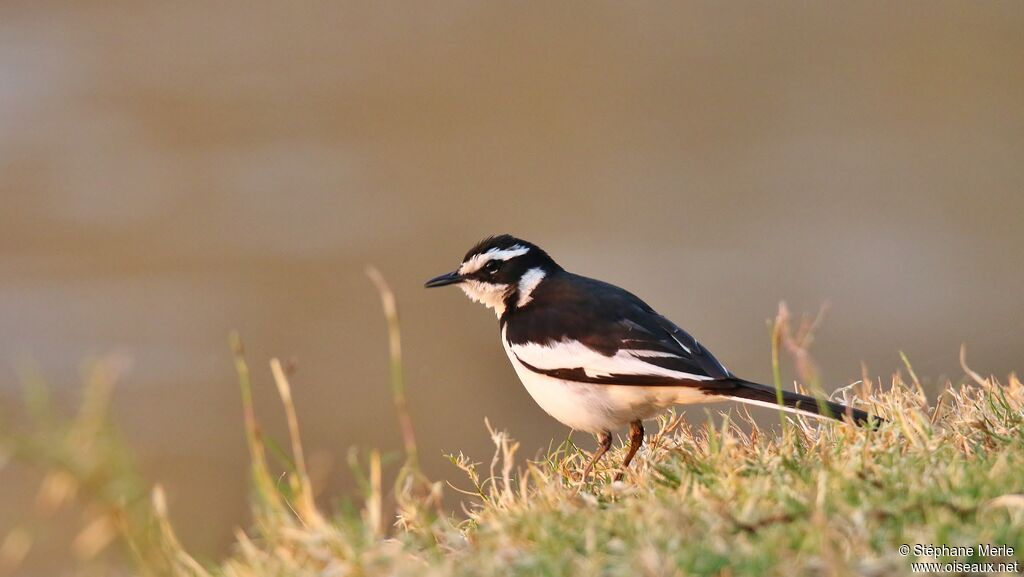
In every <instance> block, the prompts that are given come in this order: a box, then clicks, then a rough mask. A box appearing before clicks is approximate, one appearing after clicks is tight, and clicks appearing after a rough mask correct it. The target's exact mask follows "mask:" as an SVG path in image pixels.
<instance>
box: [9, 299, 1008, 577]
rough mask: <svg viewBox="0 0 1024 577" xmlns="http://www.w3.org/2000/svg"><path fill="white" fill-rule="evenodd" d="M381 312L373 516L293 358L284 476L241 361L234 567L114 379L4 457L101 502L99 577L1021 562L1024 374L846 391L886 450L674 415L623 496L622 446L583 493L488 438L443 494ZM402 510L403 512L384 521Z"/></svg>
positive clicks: (561, 459)
mask: <svg viewBox="0 0 1024 577" xmlns="http://www.w3.org/2000/svg"><path fill="white" fill-rule="evenodd" d="M384 294H385V304H386V308H388V315H389V319H390V320H391V321H392V322H391V328H392V342H391V345H392V352H393V354H394V357H393V369H394V372H393V378H394V383H393V385H394V387H395V393H396V395H395V399H396V407H397V409H398V412H399V417H400V422H401V428H402V431H403V436H404V438H405V440H406V461H405V465H404V466H403V467H402V469H401V470H400V472H399V473H398V475H397V478H396V479H395V480H394V483H393V485H392V484H391V483H387V484H385V482H384V480H383V478H382V477H383V474H382V466H381V458H380V455H379V454H377V453H370V454H369V455H365V456H364V457H363V458H361V459H354V460H353V471H354V473H355V474H356V475H358V476H359V478H360V479H361V480H362V483H363V488H364V494H363V501H362V505H361V507H359V508H358V510H356V511H350V512H339V513H329V512H326V511H324V510H323V509H322V508H321V507H320V506H319V504H318V503H317V502H315V500H314V498H313V494H314V493H313V489H312V487H311V483H310V480H309V477H308V475H307V473H306V466H305V462H304V456H303V450H302V444H301V441H300V438H299V420H298V418H297V416H296V415H295V411H294V408H293V405H292V403H291V392H290V391H291V387H290V384H289V382H288V375H287V374H286V371H285V370H284V369H283V368H282V366H281V365H280V363H278V362H276V361H273V362H272V363H271V370H272V372H273V375H274V378H275V381H276V382H277V385H278V390H279V393H280V396H281V400H282V403H283V407H284V410H285V412H286V415H287V417H288V423H289V428H290V432H291V449H290V461H289V462H286V463H285V465H284V469H285V470H284V472H283V476H282V472H281V471H280V470H279V469H278V466H277V465H275V464H272V463H271V462H269V460H268V456H267V450H266V447H265V443H264V441H263V439H262V438H261V435H260V430H259V426H258V423H257V419H256V415H255V413H254V411H253V406H252V398H251V392H250V387H249V368H248V365H247V364H246V362H245V360H244V358H243V356H242V353H241V347H240V346H236V353H237V357H236V358H237V367H238V372H239V375H240V381H241V386H242V398H243V404H244V408H245V427H246V430H247V433H248V441H249V449H250V452H251V457H252V487H253V491H252V500H251V507H252V525H251V526H250V527H249V528H248V529H246V530H241V529H239V530H238V531H237V534H236V544H235V546H234V548H233V551H232V552H231V553H230V555H229V556H228V557H227V558H226V559H223V560H220V561H217V562H199V561H197V560H195V559H194V558H193V557H192V556H190V555H189V554H188V552H186V551H185V550H184V549H183V548H182V547H181V545H180V544H179V541H178V539H177V538H176V536H175V534H174V530H173V528H172V527H171V524H170V523H169V522H168V520H167V511H166V505H165V501H164V498H163V494H162V491H161V490H160V489H159V488H156V489H155V490H153V491H152V493H151V494H150V495H149V497H148V498H147V497H146V493H147V492H146V491H143V490H141V489H140V487H141V486H142V484H141V482H140V481H139V480H138V478H137V476H136V475H135V474H134V473H133V469H132V467H131V464H130V459H128V458H127V457H126V456H125V454H126V451H125V448H124V445H123V443H122V442H121V441H120V439H119V437H118V435H117V434H116V431H115V429H114V428H113V425H112V424H111V423H109V420H107V418H106V414H105V411H104V406H105V405H104V404H105V402H106V398H107V396H108V395H107V391H108V390H109V386H108V380H109V379H107V378H105V377H103V376H102V375H101V376H100V377H98V378H96V379H94V384H93V385H92V386H90V387H89V389H88V390H89V391H91V392H90V393H89V394H87V395H86V397H85V398H86V403H85V405H84V406H83V409H82V411H81V412H80V414H79V415H78V417H76V418H75V419H73V420H72V421H70V422H56V421H54V420H53V419H51V418H49V417H46V418H42V419H38V420H37V421H36V423H37V425H36V427H35V428H34V429H32V430H30V431H28V432H27V433H21V434H15V433H12V432H9V431H8V432H5V433H3V434H2V436H3V440H4V446H5V447H6V448H7V449H8V451H9V452H10V453H11V454H13V455H14V456H15V457H21V458H24V459H27V460H30V461H33V462H35V463H38V464H41V465H42V466H43V467H44V468H45V469H46V471H47V473H46V477H45V480H44V485H43V490H42V491H41V493H40V495H41V497H40V499H41V501H42V502H44V503H50V505H49V506H51V507H53V506H61V505H62V504H65V503H67V502H70V501H72V500H76V499H77V500H78V501H81V502H86V503H87V504H86V509H87V511H89V514H88V515H87V516H86V521H85V522H84V525H83V527H82V529H81V532H80V533H79V535H78V536H77V537H76V538H75V540H74V544H73V546H74V547H75V548H76V554H77V555H78V556H79V557H80V558H82V559H83V563H88V561H87V560H88V559H89V558H91V557H93V556H95V555H96V554H97V552H99V551H101V550H102V549H104V548H106V547H107V545H108V544H109V543H114V542H119V543H122V544H123V545H124V550H125V551H128V553H129V558H130V559H131V560H132V561H133V562H134V567H135V569H134V570H135V572H137V573H139V574H146V575H175V576H207V575H227V576H232V577H243V576H251V577H266V576H271V575H273V576H278V575H288V576H297V577H299V576H307V575H308V576H310V577H312V576H327V575H331V576H333V575H378V574H380V575H416V576H420V575H438V576H448V575H492V574H503V575H623V576H626V575H759V576H760V575H793V574H812V575H819V574H820V575H851V574H853V575H900V574H910V573H912V572H913V570H914V569H913V565H912V564H913V563H915V562H919V561H938V562H940V563H950V562H954V561H955V562H960V563H988V562H994V563H1001V562H1014V561H1015V560H1016V559H1017V555H1018V552H1020V551H1022V550H1024V495H1022V494H1021V493H1024V486H1022V484H1024V428H1022V424H1024V385H1022V383H1021V381H1020V380H1019V379H1018V378H1016V377H1014V376H1011V377H1010V378H1009V379H1008V381H1007V382H1006V383H1005V384H1000V383H998V382H996V381H995V380H994V379H992V378H988V379H986V378H982V377H981V376H979V375H977V374H975V373H973V372H970V371H967V373H968V376H967V378H965V380H964V382H962V383H959V384H956V385H954V384H949V385H947V386H946V388H945V389H944V390H943V391H942V392H941V393H940V395H939V396H938V400H937V402H936V403H935V404H934V405H933V406H929V403H928V402H927V399H926V396H925V393H924V391H923V389H922V387H921V385H920V384H919V383H918V382H917V379H916V377H914V376H913V371H909V376H908V377H903V376H900V375H896V376H895V377H894V378H893V379H892V382H891V383H889V384H888V385H887V386H886V387H882V386H881V384H880V383H877V382H872V381H870V380H867V381H865V382H862V383H860V384H858V386H856V387H850V388H847V389H845V390H843V391H842V394H841V398H840V399H838V400H842V401H843V402H846V403H851V404H854V405H856V406H858V407H861V408H865V409H867V410H869V411H871V412H873V413H875V414H877V415H879V416H881V417H883V418H885V419H886V422H885V423H882V424H881V425H880V426H879V427H878V428H877V429H876V430H873V431H872V430H866V429H861V428H856V427H853V426H851V425H849V424H843V423H834V422H822V421H816V420H808V419H803V418H792V417H786V419H785V420H784V421H783V422H782V423H781V424H780V425H778V426H775V427H772V428H765V427H763V426H759V425H758V424H757V423H756V422H754V421H753V420H752V419H750V418H749V417H748V416H747V415H746V414H745V413H743V412H739V413H737V412H733V413H732V416H731V417H730V416H726V417H725V418H723V419H722V420H720V421H718V422H717V424H714V425H707V426H705V427H702V428H700V429H694V428H692V427H691V426H689V425H688V424H687V423H686V421H684V420H683V419H682V418H681V417H680V416H678V415H676V414H674V413H668V414H666V415H665V416H664V417H663V418H662V419H661V420H660V423H659V427H658V429H657V432H656V433H654V434H653V435H649V436H648V439H647V443H646V444H645V446H644V448H643V449H642V450H641V452H640V453H639V455H638V457H637V459H636V460H635V461H634V465H633V467H632V468H631V469H630V470H629V471H628V474H627V476H626V478H625V480H624V482H613V481H612V479H613V478H614V475H615V473H616V472H618V469H617V468H616V467H615V463H617V462H619V461H620V460H621V458H622V454H623V451H624V447H622V446H621V445H620V444H617V446H616V448H615V450H614V451H613V452H612V453H611V454H610V455H609V458H606V459H605V460H604V461H603V462H602V463H601V465H600V466H599V467H598V468H597V471H596V474H595V475H594V476H593V477H592V478H591V479H588V480H587V481H586V482H583V481H581V480H579V472H580V471H581V470H582V468H583V465H584V464H585V462H586V459H587V457H588V455H587V454H586V453H585V452H584V451H582V450H580V449H578V448H576V447H575V446H573V445H571V444H568V443H566V444H563V445H562V446H560V447H558V448H556V449H554V450H552V451H551V452H550V453H549V454H547V455H545V456H544V457H543V458H541V459H540V460H528V459H526V460H524V459H521V458H519V457H518V456H517V448H518V446H517V445H516V444H515V442H513V441H512V440H511V438H510V437H509V436H508V435H507V434H505V433H504V432H499V431H494V430H492V431H491V435H492V438H493V440H494V443H495V447H496V452H495V454H494V456H493V458H492V459H490V460H489V461H486V462H484V463H475V462H473V461H472V460H471V459H470V458H469V457H467V456H465V455H454V456H452V457H451V459H452V461H453V462H454V463H455V464H456V465H457V466H458V467H459V468H461V469H462V470H463V471H464V473H465V476H464V477H461V480H456V481H453V482H452V484H451V485H449V486H446V485H445V484H443V483H442V482H437V481H431V480H429V479H427V478H425V477H424V475H423V474H422V473H421V472H420V470H419V467H418V465H417V454H416V445H415V435H414V433H413V430H412V423H411V422H409V420H408V416H407V415H406V414H405V411H404V396H403V395H402V382H401V362H400V357H399V354H398V353H399V350H400V347H399V341H398V339H397V316H396V315H395V314H394V308H393V300H392V301H390V303H389V301H388V298H389V297H388V294H387V292H386V290H385V293H384ZM780 342H781V341H780ZM908 368H909V365H908ZM37 412H38V411H37ZM44 412H45V411H44ZM444 491H459V492H462V493H464V494H465V505H464V511H463V513H462V514H459V515H456V514H454V513H450V512H445V511H444V510H443V509H442V504H441V503H442V501H441V496H442V493H443V492H444ZM391 501H393V502H394V503H395V508H394V510H392V509H391V508H390V506H388V507H385V503H386V502H391ZM903 544H907V545H909V546H910V547H911V548H912V549H911V551H910V553H909V555H904V554H902V553H901V551H900V546H901V545H903ZM915 545H922V546H923V545H935V546H939V545H947V546H963V547H971V550H970V551H966V552H965V551H953V550H946V551H939V552H929V551H925V550H923V549H921V548H920V547H915ZM979 545H992V546H1006V547H1009V548H1011V549H1012V550H1013V551H1012V552H1011V551H1010V550H1008V549H1003V550H999V551H995V552H988V551H984V550H981V549H980V548H979ZM30 546H31V532H30V531H28V530H26V529H25V528H16V529H15V530H13V531H11V532H10V533H9V534H8V535H7V536H6V538H5V539H4V540H3V542H2V544H0V568H2V567H3V566H4V565H6V567H7V570H8V571H12V570H14V568H16V566H17V563H18V562H19V561H20V559H21V558H22V557H24V555H25V554H26V552H27V551H28V550H29V548H30ZM929 553H932V554H929ZM943 553H945V554H946V555H943ZM948 568H951V567H947V569H948ZM981 568H983V569H986V568H987V569H990V570H992V571H998V570H999V569H1000V567H998V566H992V567H984V566H982V567H981ZM1010 568H1011V569H1012V567H1010ZM926 569H927V568H926ZM931 569H932V571H931V572H935V571H936V570H938V571H941V570H943V568H942V567H941V566H940V567H939V568H935V567H932V568H931ZM921 572H928V571H921Z"/></svg>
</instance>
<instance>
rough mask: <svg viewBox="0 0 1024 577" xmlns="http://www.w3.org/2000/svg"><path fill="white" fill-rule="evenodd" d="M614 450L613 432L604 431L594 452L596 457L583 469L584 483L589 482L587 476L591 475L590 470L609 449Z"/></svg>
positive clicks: (599, 436)
mask: <svg viewBox="0 0 1024 577" xmlns="http://www.w3.org/2000/svg"><path fill="white" fill-rule="evenodd" d="M611 448H612V432H611V431H602V432H601V434H600V435H598V436H597V450H596V451H594V456H593V457H591V458H590V462H589V463H587V466H586V467H584V468H583V482H584V483H586V482H587V475H589V474H590V470H591V469H593V468H594V463H597V462H598V461H600V460H601V457H603V456H604V454H605V453H607V452H608V449H611Z"/></svg>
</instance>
